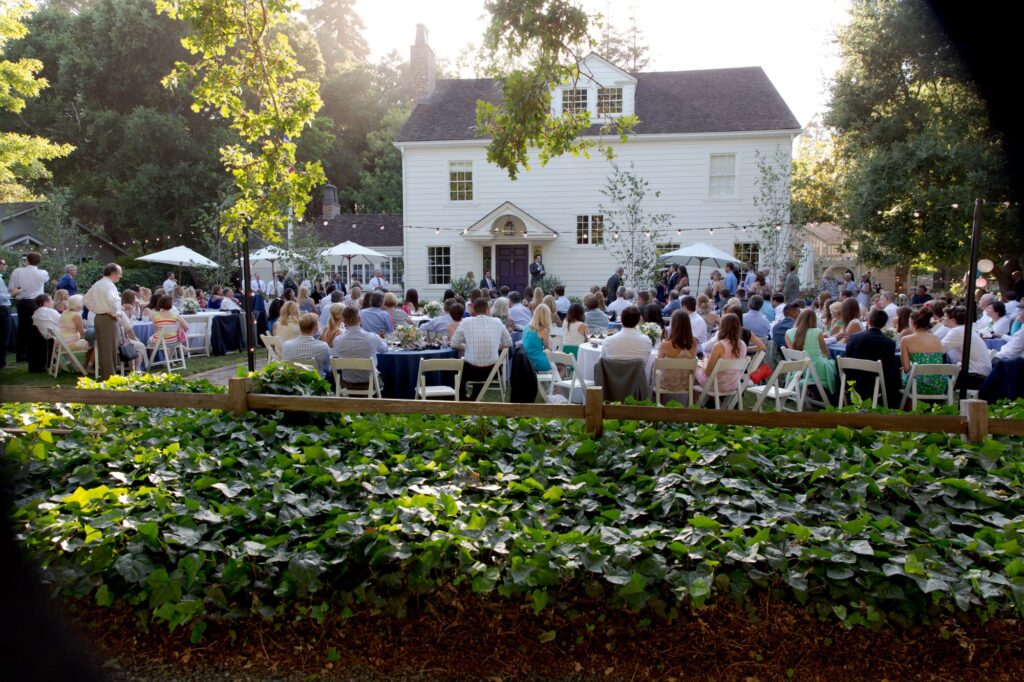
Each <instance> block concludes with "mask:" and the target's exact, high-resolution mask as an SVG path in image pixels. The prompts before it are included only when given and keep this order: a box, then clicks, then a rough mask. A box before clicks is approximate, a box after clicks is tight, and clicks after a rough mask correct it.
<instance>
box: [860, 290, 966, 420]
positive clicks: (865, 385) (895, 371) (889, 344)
mask: <svg viewBox="0 0 1024 682" xmlns="http://www.w3.org/2000/svg"><path fill="white" fill-rule="evenodd" d="M887 324H889V314H888V313H886V312H885V310H884V309H883V308H875V309H874V310H872V311H871V312H870V313H868V328H867V331H863V332H859V333H857V334H854V335H852V336H851V337H850V338H849V339H848V340H847V341H846V357H848V358H854V359H857V360H880V361H881V362H882V377H883V379H884V382H883V383H884V384H885V385H884V386H883V387H882V390H884V391H885V396H886V400H887V401H888V404H889V407H892V408H895V407H897V406H898V405H899V400H900V371H899V367H898V366H897V363H896V342H895V341H893V340H892V339H890V338H888V337H886V335H885V334H883V333H882V329H884V328H885V326H886V325H887ZM981 345H982V348H984V347H985V344H984V343H982V344H981ZM846 376H847V379H852V380H853V381H854V383H855V387H856V390H857V393H858V394H859V395H860V396H861V397H863V398H868V397H869V396H871V395H872V390H871V387H872V385H873V382H874V378H875V377H874V375H872V374H865V373H863V372H849V373H847V375H846ZM979 385H980V384H979Z"/></svg>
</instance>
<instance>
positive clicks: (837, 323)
mask: <svg viewBox="0 0 1024 682" xmlns="http://www.w3.org/2000/svg"><path fill="white" fill-rule="evenodd" d="M842 314H843V304H842V303H841V302H840V301H832V302H831V303H829V304H828V317H827V318H826V319H827V325H828V326H826V327H825V328H824V329H823V331H824V332H825V336H831V337H833V338H835V337H836V336H838V335H839V334H842V333H843V318H842ZM908 333H909V332H908Z"/></svg>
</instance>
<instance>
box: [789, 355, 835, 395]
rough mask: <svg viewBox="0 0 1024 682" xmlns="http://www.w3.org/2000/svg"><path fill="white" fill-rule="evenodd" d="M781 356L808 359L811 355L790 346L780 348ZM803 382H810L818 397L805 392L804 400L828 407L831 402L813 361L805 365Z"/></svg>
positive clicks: (791, 358)
mask: <svg viewBox="0 0 1024 682" xmlns="http://www.w3.org/2000/svg"><path fill="white" fill-rule="evenodd" d="M780 350H782V357H783V358H785V359H786V360H810V359H811V356H810V355H808V354H807V353H805V352H804V351H802V350H794V349H792V348H782V349H780ZM803 381H804V383H807V382H810V384H811V386H814V387H815V388H816V389H817V390H818V397H817V398H812V397H811V395H810V394H809V393H807V392H805V393H804V402H805V403H809V404H811V405H817V406H818V407H830V406H831V403H830V402H829V400H828V392H827V391H826V390H825V385H824V384H822V383H821V379H820V378H818V370H816V369H814V363H813V362H811V363H809V364H808V365H807V370H806V371H805V372H804V378H803Z"/></svg>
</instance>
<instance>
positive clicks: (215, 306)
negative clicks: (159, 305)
mask: <svg viewBox="0 0 1024 682" xmlns="http://www.w3.org/2000/svg"><path fill="white" fill-rule="evenodd" d="M153 293H154V296H153V298H158V297H157V296H156V295H155V294H158V293H160V292H159V290H157V291H154V292H153ZM223 298H224V297H223V296H222V295H221V288H220V287H219V286H214V287H213V290H212V291H211V292H210V300H209V301H207V302H206V307H207V308H210V309H211V310H220V302H221V300H222V299H223Z"/></svg>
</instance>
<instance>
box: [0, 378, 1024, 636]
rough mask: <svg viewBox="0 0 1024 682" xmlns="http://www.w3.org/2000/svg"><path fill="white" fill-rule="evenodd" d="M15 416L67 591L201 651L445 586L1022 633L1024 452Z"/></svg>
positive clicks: (637, 605) (44, 541)
mask: <svg viewBox="0 0 1024 682" xmlns="http://www.w3.org/2000/svg"><path fill="white" fill-rule="evenodd" d="M179 381H180V380H179ZM4 409H5V411H4V412H3V413H2V414H0V420H2V422H3V423H4V424H5V425H8V426H19V427H21V428H24V429H26V433H25V434H24V435H19V436H17V437H14V438H10V439H8V440H7V441H6V442H5V443H4V451H5V453H4V462H5V464H6V466H7V467H8V468H9V476H10V477H11V479H12V480H13V486H14V491H13V492H14V496H15V500H16V508H15V512H14V521H15V524H16V528H17V530H18V533H19V540H20V542H21V543H22V545H23V547H24V548H25V549H26V550H27V552H28V553H29V554H30V556H32V557H33V558H34V559H35V560H37V561H38V562H39V563H40V564H41V565H42V566H43V567H44V569H45V575H46V578H47V580H49V581H51V582H52V583H53V585H54V586H55V588H56V589H58V590H60V591H61V592H62V593H63V594H65V595H67V596H70V597H75V598H79V599H88V600H91V601H94V602H95V603H96V604H98V605H100V606H108V605H112V604H115V603H117V604H119V605H130V606H131V607H133V608H135V609H136V610H137V611H138V613H139V615H140V616H142V617H144V618H145V619H152V620H155V621H157V622H163V623H166V624H167V625H168V626H169V627H170V628H171V629H176V628H178V627H183V626H184V627H189V628H191V629H192V633H193V636H194V637H195V638H196V639H197V640H198V639H199V638H201V636H202V632H203V629H204V627H205V623H206V622H207V621H209V620H212V619H225V618H232V617H243V616H250V615H253V614H259V615H262V616H265V617H275V616H286V617H288V618H294V617H300V618H310V619H315V620H320V619H323V618H324V617H325V615H326V614H328V613H332V614H348V613H353V612H357V611H359V610H361V609H367V608H369V609H389V610H392V611H394V612H397V613H401V612H402V610H403V609H404V608H405V607H406V605H407V604H408V603H409V600H410V599H417V600H420V599H423V598H427V597H429V595H430V594H433V593H435V592H437V591H438V590H439V589H441V588H444V589H445V590H450V589H452V588H454V589H456V590H459V591H463V592H464V593H466V594H467V595H468V594H471V593H476V594H480V595H490V596H492V597H504V598H507V599H510V600H514V601H516V602H518V603H521V604H529V605H530V606H532V608H533V609H534V610H535V611H537V612H538V613H540V612H543V611H545V610H546V609H557V608H561V607H563V606H564V605H567V604H571V603H573V601H575V600H578V599H586V600H588V601H590V602H591V603H592V602H593V601H595V600H597V601H599V602H604V603H606V604H608V606H609V607H610V608H619V607H625V608H628V609H631V610H639V611H644V612H646V613H649V614H650V615H651V616H652V617H673V616H674V615H676V614H678V613H679V611H680V610H683V609H692V608H697V607H700V606H702V605H704V604H707V603H709V601H713V600H721V599H736V600H739V601H741V602H743V601H746V600H749V599H751V598H752V597H753V596H754V595H755V594H757V593H759V592H762V593H771V594H772V595H773V596H774V597H776V598H781V599H784V600H786V601H788V602H791V603H797V604H803V605H805V607H806V608H808V609H810V610H811V611H812V612H813V613H815V614H817V615H819V616H821V617H823V618H836V617H838V618H839V619H842V620H843V621H844V622H845V623H847V624H851V625H852V624H867V625H872V626H880V625H883V624H895V625H907V624H913V623H921V622H927V621H929V620H931V619H933V618H935V617H938V616H942V615H956V614H964V615H970V616H971V617H972V618H980V619H986V618H989V617H992V616H996V615H999V616H1004V615H1013V614H1014V613H1017V614H1019V613H1021V612H1022V611H1024V601H1022V595H1024V558H1022V554H1021V545H1022V537H1021V528H1022V527H1024V499H1022V478H1024V462H1022V458H1021V442H1020V441H1019V440H1013V439H1004V440H988V441H986V442H985V443H984V444H983V445H980V446H969V445H967V444H964V443H962V442H960V440H959V439H957V438H953V437H948V436H942V435H920V436H913V437H911V436H907V435H905V434H883V433H874V432H871V431H870V430H863V431H851V430H848V429H844V428H839V429H836V430H833V431H827V430H807V431H798V430H781V429H777V430H776V429H750V428H720V427H710V426H697V427H678V426H674V425H673V426H669V425H652V424H646V423H636V422H608V423H607V424H606V433H605V436H604V437H603V438H601V439H600V440H596V441H595V440H591V439H589V437H588V436H587V435H586V434H585V433H584V432H583V431H582V424H580V423H577V422H571V421H566V422H555V421H545V420H511V419H490V418H479V419H456V418H445V417H428V416H423V417H417V416H409V415H401V416H390V415H381V416H366V417H358V416H357V417H331V418H327V417H324V418H323V419H322V420H320V423H317V424H314V425H308V426H301V427H293V426H286V425H283V424H282V423H281V421H280V420H279V419H278V417H279V415H273V414H264V415H257V414H250V415H249V416H247V417H245V418H242V419H238V418H234V417H231V416H230V415H227V414H222V413H218V412H201V411H194V410H162V409H153V410H131V409H129V408H122V407H103V408H98V407H76V408H73V409H71V410H70V411H69V410H65V409H60V410H55V409H52V408H51V409H43V408H39V407H36V408H30V407H28V406H13V405H12V406H6V407H5V408H4ZM63 429H70V431H69V432H62V431H61V430H63Z"/></svg>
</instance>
